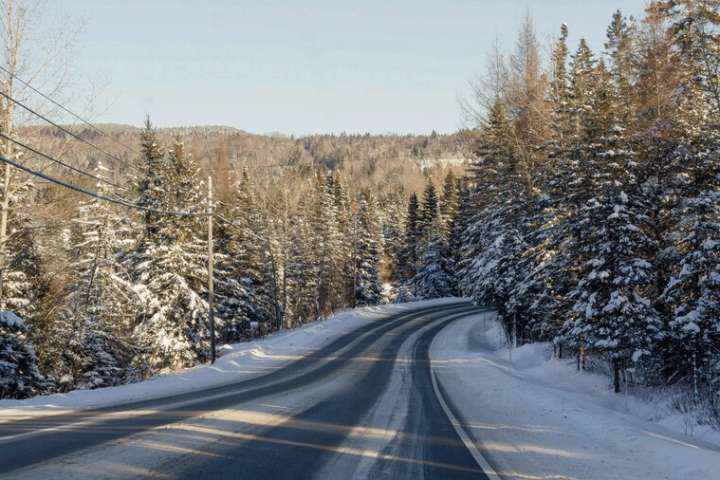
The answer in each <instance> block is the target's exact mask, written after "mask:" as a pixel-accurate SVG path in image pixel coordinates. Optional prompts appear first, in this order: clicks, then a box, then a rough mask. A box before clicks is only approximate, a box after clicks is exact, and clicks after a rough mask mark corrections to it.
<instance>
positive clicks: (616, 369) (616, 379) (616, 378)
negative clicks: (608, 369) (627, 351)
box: [612, 358, 620, 393]
mask: <svg viewBox="0 0 720 480" xmlns="http://www.w3.org/2000/svg"><path fill="white" fill-rule="evenodd" d="M612 366H613V386H614V390H615V393H620V359H619V358H613V360H612Z"/></svg>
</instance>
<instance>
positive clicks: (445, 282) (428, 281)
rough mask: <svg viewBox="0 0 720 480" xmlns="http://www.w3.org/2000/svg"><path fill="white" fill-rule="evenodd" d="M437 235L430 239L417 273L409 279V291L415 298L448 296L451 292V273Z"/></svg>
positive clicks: (440, 240)
mask: <svg viewBox="0 0 720 480" xmlns="http://www.w3.org/2000/svg"><path fill="white" fill-rule="evenodd" d="M443 251H444V247H443V245H442V239H441V238H440V236H439V235H436V236H434V237H433V238H431V239H430V241H429V242H428V244H427V247H426V248H425V253H424V254H423V258H422V260H421V262H420V268H419V269H418V272H417V274H416V275H415V276H414V277H413V279H412V280H411V291H412V294H413V296H414V297H415V298H417V299H423V300H428V299H433V298H443V297H449V296H452V294H453V289H452V283H451V274H450V272H449V271H448V269H447V259H446V258H445V257H444V255H443Z"/></svg>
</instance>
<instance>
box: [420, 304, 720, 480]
mask: <svg viewBox="0 0 720 480" xmlns="http://www.w3.org/2000/svg"><path fill="white" fill-rule="evenodd" d="M493 323H494V319H493V318H492V315H491V314H490V315H488V314H481V315H477V316H473V317H468V318H465V319H462V320H460V321H458V322H454V323H453V324H451V325H449V326H448V327H447V328H445V329H444V330H443V331H442V332H441V333H440V334H439V335H438V336H437V337H436V338H435V340H434V342H433V344H432V347H431V351H430V352H431V358H432V364H433V371H434V372H435V374H436V375H437V380H438V382H439V384H440V386H441V389H442V391H443V392H445V393H446V394H447V397H448V399H449V402H451V403H452V405H453V408H455V409H457V413H458V417H459V418H460V423H461V424H462V426H463V429H464V431H465V432H466V433H467V435H468V436H469V437H470V438H471V439H472V441H473V442H474V443H475V445H476V446H477V448H478V449H479V450H480V451H481V452H482V454H483V456H484V457H485V458H486V459H487V460H488V461H489V462H490V464H491V465H493V466H494V467H495V469H496V471H497V472H498V474H499V475H500V476H501V477H503V478H512V479H515V478H517V479H527V478H553V479H564V478H568V479H570V478H572V479H616V478H624V479H628V480H631V479H647V478H658V479H686V478H712V477H713V475H715V474H716V472H718V471H720V449H718V448H717V446H716V445H714V444H710V443H708V442H704V441H701V440H697V439H693V438H688V437H685V436H682V435H677V434H675V433H672V432H670V431H668V430H667V429H665V428H663V427H661V426H659V425H656V424H653V423H650V422H646V421H644V420H642V419H640V418H638V417H636V416H633V415H630V414H627V413H624V412H620V411H617V410H615V409H613V408H609V407H608V406H607V405H603V402H602V398H600V399H599V398H597V396H593V395H589V394H588V393H587V392H585V391H583V390H582V389H577V390H573V389H572V388H568V386H569V385H572V381H570V380H568V381H566V382H563V383H562V384H560V385H559V386H556V385H554V384H553V383H552V382H548V381H547V380H548V379H547V377H538V376H534V375H533V370H532V368H528V367H529V366H528V365H527V364H524V363H523V359H522V358H516V359H515V363H510V362H509V361H508V357H507V352H506V351H505V352H503V351H498V350H497V345H498V341H497V338H496V336H497V330H496V328H495V327H496V326H495V325H493ZM558 368H560V369H562V365H560V366H559V367H558ZM561 371H562V373H563V374H565V375H566V376H567V375H578V374H574V373H573V371H572V369H571V368H569V367H568V369H567V370H566V371H565V370H561ZM578 377H580V375H578ZM578 382H582V378H578Z"/></svg>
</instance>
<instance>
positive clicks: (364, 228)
mask: <svg viewBox="0 0 720 480" xmlns="http://www.w3.org/2000/svg"><path fill="white" fill-rule="evenodd" d="M376 210H377V206H376V204H375V199H374V198H373V196H372V195H371V194H370V193H369V192H365V193H363V194H362V195H361V197H360V200H359V202H358V211H357V213H356V214H355V218H354V221H353V223H354V230H355V235H354V245H353V262H354V264H355V265H354V270H355V282H354V284H355V301H354V304H355V305H377V304H378V303H380V292H381V287H380V279H379V278H378V266H379V264H380V253H379V251H378V241H379V239H380V228H379V225H378V221H377V211H376Z"/></svg>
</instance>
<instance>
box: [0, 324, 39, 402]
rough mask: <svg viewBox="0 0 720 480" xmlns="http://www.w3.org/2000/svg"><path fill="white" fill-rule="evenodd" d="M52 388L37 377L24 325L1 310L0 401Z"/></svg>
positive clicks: (33, 354)
mask: <svg viewBox="0 0 720 480" xmlns="http://www.w3.org/2000/svg"><path fill="white" fill-rule="evenodd" d="M51 386H52V384H51V383H50V382H49V381H47V380H46V379H45V378H44V377H43V376H42V375H41V374H40V370H39V369H38V362H37V357H36V356H35V349H34V348H33V346H32V344H31V343H30V341H29V339H28V338H27V327H26V326H25V322H24V321H23V320H22V319H21V318H20V317H18V316H17V315H15V314H14V313H12V312H9V311H6V310H5V311H0V399H6V398H27V397H31V396H33V395H37V394H39V393H43V392H44V391H46V390H47V389H48V388H50V387H51Z"/></svg>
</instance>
